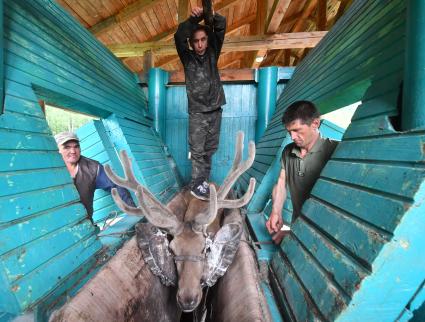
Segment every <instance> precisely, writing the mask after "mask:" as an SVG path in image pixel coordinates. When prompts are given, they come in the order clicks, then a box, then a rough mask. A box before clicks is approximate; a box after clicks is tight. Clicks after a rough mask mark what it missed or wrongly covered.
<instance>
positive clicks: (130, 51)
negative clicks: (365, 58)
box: [108, 31, 326, 57]
mask: <svg viewBox="0 0 425 322" xmlns="http://www.w3.org/2000/svg"><path fill="white" fill-rule="evenodd" d="M325 35H326V31H312V32H298V33H282V34H275V35H268V36H245V37H233V38H226V39H225V40H224V45H223V49H222V51H223V52H227V51H254V50H261V49H265V50H271V49H287V48H311V47H314V46H316V45H317V43H318V42H319V41H320V40H321V39H322V38H323V37H324V36H325ZM108 48H109V49H110V50H111V51H112V52H113V53H114V54H115V55H116V56H117V57H140V56H143V54H144V53H145V52H146V51H148V50H151V51H152V52H153V53H154V54H155V55H175V54H176V48H175V46H174V43H172V42H145V43H133V44H119V45H109V46H108Z"/></svg>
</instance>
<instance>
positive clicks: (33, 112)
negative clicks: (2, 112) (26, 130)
mask: <svg viewBox="0 0 425 322" xmlns="http://www.w3.org/2000/svg"><path fill="white" fill-rule="evenodd" d="M5 82H6V83H7V85H6V88H8V89H9V88H10V87H12V86H13V82H11V81H9V80H6V81H5ZM15 85H16V84H15ZM22 87H24V86H22ZM4 106H5V109H7V110H8V111H10V112H15V113H20V114H24V115H30V116H33V117H40V118H42V117H43V118H44V114H43V112H42V110H41V107H40V104H38V102H36V101H34V102H32V101H30V100H26V99H22V98H21V97H16V96H13V95H7V96H6V98H5V101H4Z"/></svg>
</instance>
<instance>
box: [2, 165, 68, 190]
mask: <svg viewBox="0 0 425 322" xmlns="http://www.w3.org/2000/svg"><path fill="white" fill-rule="evenodd" d="M28 175H29V174H28V172H18V173H13V174H3V175H1V176H0V186H2V187H7V189H2V191H0V197H2V196H7V195H14V194H18V193H24V192H27V191H34V190H38V189H45V188H48V187H52V186H59V185H65V184H69V183H72V180H71V177H70V175H69V172H68V170H66V169H63V168H59V169H49V170H36V171H31V178H32V180H31V181H30V182H28Z"/></svg>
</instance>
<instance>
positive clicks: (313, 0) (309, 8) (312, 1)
mask: <svg viewBox="0 0 425 322" xmlns="http://www.w3.org/2000/svg"><path fill="white" fill-rule="evenodd" d="M316 6H317V0H309V1H308V2H307V5H306V7H305V9H304V11H303V13H302V15H301V17H300V18H299V19H298V20H297V22H296V24H295V25H294V27H293V28H292V30H291V31H292V32H300V31H301V30H304V26H305V23H306V21H307V19H308V17H310V15H311V14H312V13H313V10H314V9H315V8H316Z"/></svg>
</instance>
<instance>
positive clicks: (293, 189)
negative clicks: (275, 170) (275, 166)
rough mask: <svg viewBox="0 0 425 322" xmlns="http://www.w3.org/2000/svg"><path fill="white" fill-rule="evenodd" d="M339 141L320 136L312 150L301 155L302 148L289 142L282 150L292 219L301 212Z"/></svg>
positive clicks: (282, 162) (282, 163) (282, 164)
mask: <svg viewBox="0 0 425 322" xmlns="http://www.w3.org/2000/svg"><path fill="white" fill-rule="evenodd" d="M337 145H338V141H334V140H330V139H325V138H322V137H319V139H318V140H317V141H316V143H315V144H314V146H313V148H312V149H311V151H310V152H308V153H307V154H306V155H305V156H304V158H301V157H300V153H301V151H300V148H299V147H297V146H296V145H295V143H291V144H288V145H287V146H286V147H285V149H284V150H283V152H282V161H281V166H282V169H285V172H286V185H287V187H288V188H289V193H290V194H291V199H292V207H293V216H292V221H294V220H295V218H297V217H298V216H299V215H300V214H301V207H302V205H303V203H304V201H306V200H307V199H308V198H309V197H310V192H311V189H312V188H313V186H314V184H315V182H316V181H317V179H318V178H319V175H320V172H321V171H322V169H323V167H324V166H325V164H326V162H327V161H328V160H329V159H330V157H331V155H332V153H333V151H334V150H335V148H336V146H337Z"/></svg>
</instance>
